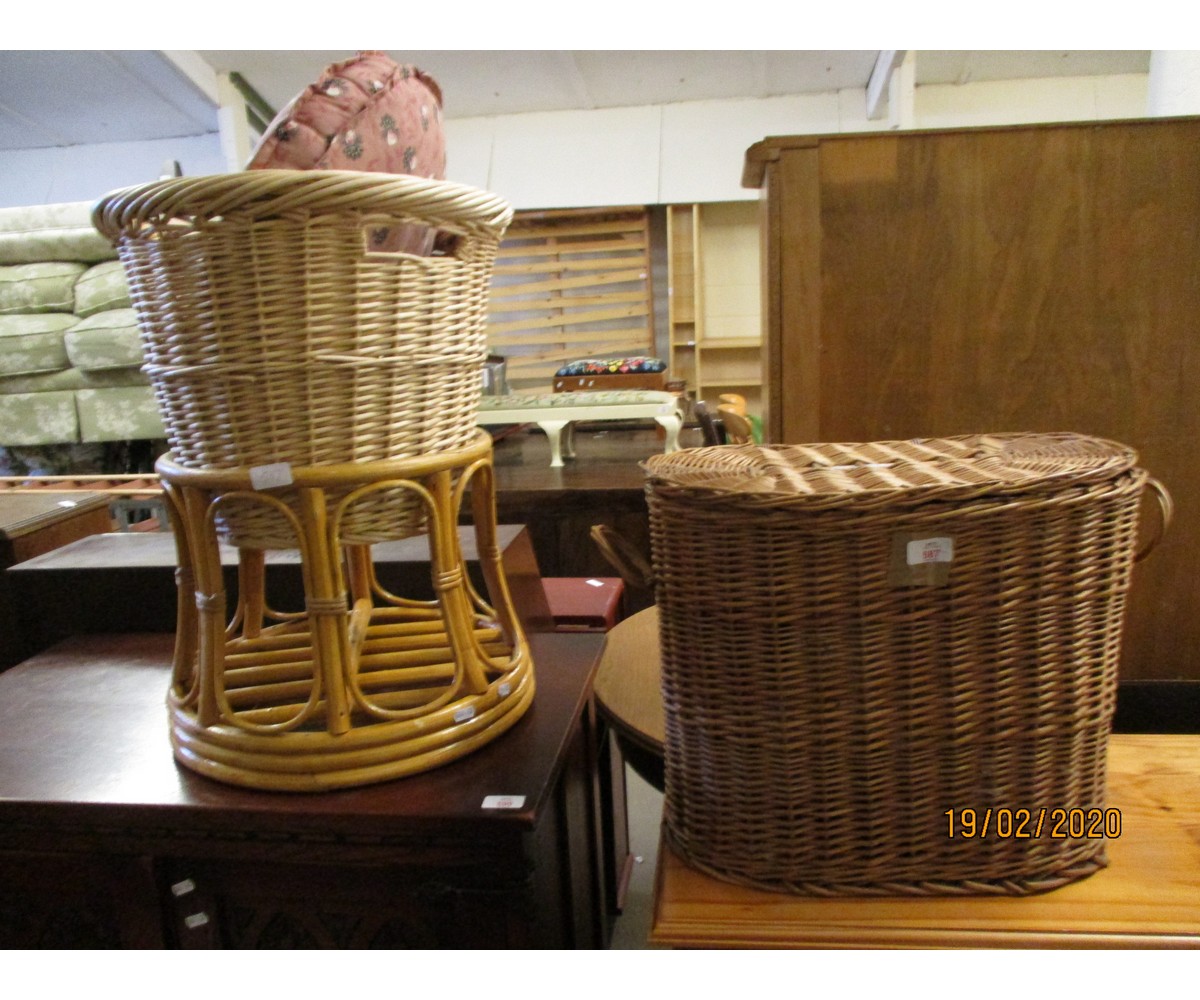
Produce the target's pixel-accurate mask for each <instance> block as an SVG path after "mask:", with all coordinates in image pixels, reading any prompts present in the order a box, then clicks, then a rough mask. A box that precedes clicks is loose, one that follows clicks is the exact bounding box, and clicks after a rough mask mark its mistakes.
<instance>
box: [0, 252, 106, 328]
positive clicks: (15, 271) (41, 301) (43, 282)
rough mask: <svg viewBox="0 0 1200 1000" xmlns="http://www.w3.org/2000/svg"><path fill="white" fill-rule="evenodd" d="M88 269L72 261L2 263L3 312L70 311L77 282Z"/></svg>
mask: <svg viewBox="0 0 1200 1000" xmlns="http://www.w3.org/2000/svg"><path fill="white" fill-rule="evenodd" d="M85 270H87V268H86V267H85V265H83V264H77V263H74V262H70V261H47V262H45V263H42V264H14V265H12V266H11V267H0V315H5V316H11V315H12V314H14V313H46V312H65V313H69V312H71V311H72V310H74V308H75V282H76V281H78V280H79V276H80V275H81V274H83V272H84V271H85Z"/></svg>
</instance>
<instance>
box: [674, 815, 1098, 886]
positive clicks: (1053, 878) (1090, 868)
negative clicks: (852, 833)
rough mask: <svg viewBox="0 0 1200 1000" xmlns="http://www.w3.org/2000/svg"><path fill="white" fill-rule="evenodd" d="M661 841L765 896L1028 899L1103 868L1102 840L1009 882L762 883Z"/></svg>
mask: <svg viewBox="0 0 1200 1000" xmlns="http://www.w3.org/2000/svg"><path fill="white" fill-rule="evenodd" d="M665 834H666V840H667V842H668V843H669V844H670V846H671V850H672V851H674V852H675V854H676V856H678V857H679V858H680V859H681V860H683V861H685V862H686V863H687V864H688V865H689V866H690V867H692V868H695V869H696V870H697V871H700V872H704V874H705V875H711V876H712V877H713V878H716V879H720V880H721V881H723V882H732V883H733V884H734V885H745V886H750V887H751V888H754V889H765V890H767V891H769V892H781V893H791V894H793V895H796V896H823V897H830V898H833V897H838V896H859V897H868V896H1032V895H1035V894H1037V893H1039V892H1049V891H1050V890H1052V889H1059V888H1061V887H1062V886H1064V885H1069V884H1070V883H1071V882H1077V881H1078V880H1079V879H1082V878H1087V877H1088V876H1089V875H1094V874H1095V873H1096V872H1098V871H1100V870H1101V869H1103V868H1106V867H1107V866H1108V856H1107V854H1106V852H1105V850H1104V842H1103V841H1089V842H1084V843H1082V844H1079V845H1077V846H1076V848H1075V849H1074V850H1073V851H1071V852H1070V853H1069V854H1066V855H1065V856H1057V857H1055V858H1054V861H1053V866H1052V867H1051V868H1049V869H1047V870H1046V871H1045V872H1043V873H1040V874H1019V875H1014V876H1013V877H1011V878H988V877H980V878H948V879H944V880H939V879H921V880H913V881H904V880H895V881H883V880H880V881H868V880H863V881H844V882H841V881H839V882H832V881H822V880H820V879H812V880H806V879H786V880H780V879H764V878H762V877H759V876H758V873H757V872H756V871H755V870H754V866H753V865H750V866H747V867H746V868H744V869H739V868H737V867H729V866H728V859H727V858H719V859H717V863H715V864H714V863H712V862H710V861H709V860H708V859H706V858H705V857H704V856H703V855H696V854H695V853H693V852H692V851H690V850H689V849H688V848H687V847H686V846H684V845H683V844H682V843H681V842H680V841H679V840H678V839H677V838H676V837H675V836H673V835H672V834H671V831H670V827H669V826H668V827H666V828H665Z"/></svg>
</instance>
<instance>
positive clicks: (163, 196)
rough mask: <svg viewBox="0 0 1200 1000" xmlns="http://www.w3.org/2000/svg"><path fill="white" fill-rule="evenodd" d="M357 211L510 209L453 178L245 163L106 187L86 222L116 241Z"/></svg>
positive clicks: (496, 224) (438, 216) (474, 217)
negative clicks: (229, 169)
mask: <svg viewBox="0 0 1200 1000" xmlns="http://www.w3.org/2000/svg"><path fill="white" fill-rule="evenodd" d="M347 212H359V213H362V214H367V215H379V216H383V217H386V216H388V215H397V216H406V217H407V216H411V215H416V216H419V217H421V218H422V220H424V221H428V222H429V223H431V224H438V223H440V222H442V221H445V222H447V223H450V224H454V225H458V226H463V225H474V226H484V227H490V228H498V229H500V230H501V231H503V229H504V228H505V227H507V225H508V224H509V222H510V221H511V219H512V213H513V209H512V206H511V205H510V204H509V202H508V201H506V200H505V199H504V198H502V197H501V196H499V195H497V194H495V193H493V192H491V191H485V190H483V189H481V188H476V187H471V186H469V185H466V184H459V183H457V182H454V181H444V180H435V179H431V178H425V177H413V176H410V175H407V174H382V173H370V172H365V171H353V170H247V171H243V172H240V173H229V174H207V175H201V176H196V177H173V178H168V179H166V180H160V181H150V182H148V183H146V184H138V185H133V186H132V187H126V188H121V189H118V190H116V191H112V192H109V193H108V194H106V195H104V196H103V197H101V198H100V199H99V200H98V201H97V202H96V204H95V205H94V207H93V209H92V224H93V225H94V226H95V227H96V229H97V230H99V231H100V233H101V234H102V235H104V236H105V237H107V238H108V239H109V240H110V241H111V242H113V243H116V242H117V240H118V239H120V238H121V237H127V236H131V235H135V234H137V233H142V232H144V231H145V229H146V227H147V226H149V227H150V228H151V231H153V227H154V226H155V225H160V226H161V225H166V224H167V223H170V222H172V221H175V220H179V219H187V218H191V219H211V218H214V217H216V216H231V215H237V216H239V217H250V218H253V219H254V220H255V221H262V220H266V219H271V218H280V217H285V216H289V215H290V216H295V217H297V218H299V217H305V218H312V217H315V216H323V215H338V214H345V213H347Z"/></svg>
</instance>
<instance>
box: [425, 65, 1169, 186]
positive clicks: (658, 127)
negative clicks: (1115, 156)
mask: <svg viewBox="0 0 1200 1000" xmlns="http://www.w3.org/2000/svg"><path fill="white" fill-rule="evenodd" d="M1146 87H1147V78H1146V76H1145V75H1143V74H1134V75H1128V76H1104V77H1065V78H1055V79H1042V80H1018V81H1003V82H985V83H968V84H963V85H953V86H928V87H925V86H923V87H917V88H915V91H914V95H913V101H912V108H911V116H910V117H911V121H912V127H914V128H952V127H962V126H980V125H1011V124H1025V123H1030V122H1058V121H1088V120H1102V119H1110V118H1140V117H1143V116H1145V115H1146V114H1147V105H1146V101H1147V96H1146ZM892 110H893V115H892V118H891V119H888V120H881V121H871V120H869V119H868V118H867V116H866V94H865V91H863V90H857V89H856V90H843V91H832V92H829V93H824V94H813V95H801V96H794V97H775V98H768V99H764V100H742V101H700V102H694V103H686V104H667V105H653V106H646V107H639V108H621V109H615V110H603V111H561V112H551V113H542V114H526V115H508V116H499V117H492V118H464V119H451V120H449V121H447V123H446V128H447V136H446V142H447V148H448V151H449V161H448V164H447V175H448V177H449V178H450V179H451V180H455V181H459V182H461V183H464V184H471V185H474V186H476V187H482V188H486V189H488V190H491V191H495V192H497V193H498V194H501V195H503V196H504V197H505V198H508V199H509V200H510V201H511V202H512V203H513V205H514V206H515V207H516V208H518V209H532V208H569V207H583V206H603V205H629V204H672V203H675V204H678V203H688V202H711V201H738V200H744V199H752V198H757V197H758V192H757V191H754V190H747V189H745V188H743V187H742V186H741V177H742V164H743V160H744V158H745V153H746V149H747V148H748V147H749V146H751V145H752V144H753V143H755V142H757V141H759V140H760V139H763V138H765V137H767V136H772V135H804V134H828V133H837V132H864V131H878V130H882V129H888V128H893V127H895V124H894V123H895V121H896V120H897V117H896V116H897V114H898V112H899V109H892Z"/></svg>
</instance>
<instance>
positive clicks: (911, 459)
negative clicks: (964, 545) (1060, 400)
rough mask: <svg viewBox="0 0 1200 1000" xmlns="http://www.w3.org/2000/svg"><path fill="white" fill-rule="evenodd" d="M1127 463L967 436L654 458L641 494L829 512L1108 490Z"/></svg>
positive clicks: (1081, 442) (1039, 438) (1081, 448)
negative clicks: (877, 503)
mask: <svg viewBox="0 0 1200 1000" xmlns="http://www.w3.org/2000/svg"><path fill="white" fill-rule="evenodd" d="M1136 462H1137V453H1136V452H1135V451H1133V450H1132V449H1131V448H1128V447H1127V446H1125V445H1122V444H1118V443H1116V442H1112V441H1106V440H1103V439H1101V438H1094V437H1088V436H1085V435H1080V434H1070V433H1055V434H974V435H964V436H959V437H944V438H925V439H915V440H909V441H874V442H869V443H863V444H803V445H776V446H758V445H741V446H729V445H723V446H720V447H710V448H693V449H690V450H686V451H679V452H674V453H673V454H669V455H655V456H652V457H651V458H649V459H648V460H647V461H646V462H645V464H644V468H645V469H646V472H647V476H648V480H647V488H648V489H649V490H651V491H654V492H668V493H688V494H691V495H692V496H693V497H694V498H697V499H698V498H704V497H706V498H709V499H719V498H721V497H724V496H729V495H732V494H737V495H738V496H739V497H741V498H742V499H746V498H747V497H748V495H753V496H755V497H758V498H761V499H762V500H763V501H764V502H766V503H771V504H777V503H789V504H790V503H797V504H801V503H802V504H814V505H819V506H829V505H834V504H844V503H857V502H864V501H867V502H869V501H871V500H872V499H875V500H881V499H886V500H887V502H889V503H890V502H906V501H912V502H914V503H916V502H923V501H925V500H932V499H961V498H964V497H971V496H979V495H984V494H1007V493H1011V494H1024V493H1036V492H1042V491H1044V490H1058V489H1064V488H1069V487H1070V486H1073V485H1083V484H1085V483H1096V482H1101V481H1105V480H1111V479H1113V478H1115V477H1117V476H1119V475H1120V474H1122V473H1124V472H1127V471H1128V470H1130V469H1132V468H1133V467H1134V466H1135V464H1136Z"/></svg>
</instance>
